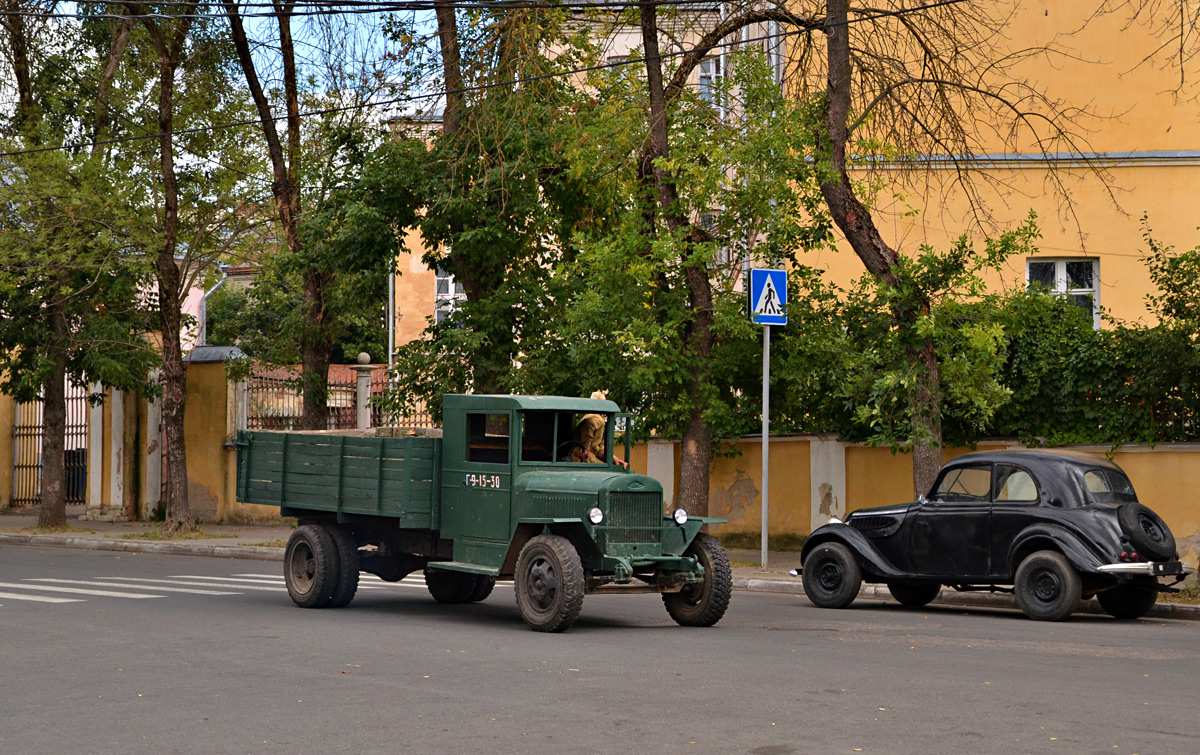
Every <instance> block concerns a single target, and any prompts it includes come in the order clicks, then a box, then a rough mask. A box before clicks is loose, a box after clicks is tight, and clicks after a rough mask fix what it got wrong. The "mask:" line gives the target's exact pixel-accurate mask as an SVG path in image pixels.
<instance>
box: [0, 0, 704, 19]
mask: <svg viewBox="0 0 1200 755" xmlns="http://www.w3.org/2000/svg"><path fill="white" fill-rule="evenodd" d="M105 4H111V5H121V6H124V5H125V4H124V3H121V2H118V0H106V2H105ZM137 4H138V5H151V4H150V3H137ZM171 5H177V6H181V7H197V6H193V5H191V4H189V3H171ZM439 5H440V3H434V2H433V1H432V0H408V1H405V0H400V1H398V2H390V3H389V2H379V3H370V4H368V3H363V4H361V5H359V4H347V3H336V2H331V3H328V4H321V5H320V6H318V8H317V9H314V10H303V6H302V5H300V4H298V5H297V6H295V9H293V10H291V11H286V12H280V11H278V10H276V9H274V8H273V7H271V10H266V11H258V12H254V13H240V14H239V15H241V17H242V18H278V17H280V16H287V17H292V18H301V17H306V16H342V15H359V14H373V13H388V12H394V11H432V10H436V8H437V7H438V6H439ZM446 5H447V6H448V7H452V8H455V9H458V10H525V9H543V10H588V9H600V10H604V9H613V10H617V9H621V10H627V9H630V8H637V7H640V6H642V5H654V6H689V5H691V6H708V5H710V4H708V3H700V2H697V0H647V2H645V3H636V2H599V1H598V0H596V1H585V2H566V3H558V2H552V1H550V0H479V1H478V2H475V1H474V0H469V1H464V0H454V2H450V3H447V4H446ZM205 6H207V4H205ZM343 6H348V7H343ZM246 7H255V8H266V7H269V6H267V5H265V4H253V5H248V6H246ZM700 9H701V8H699V7H698V8H697V10H700ZM704 9H705V10H707V9H708V8H707V7H705V8H704ZM223 15H224V12H223V11H222V10H220V9H219V8H214V12H213V13H211V14H202V13H130V14H120V13H79V12H76V13H37V12H35V11H7V10H6V11H0V17H6V16H22V17H25V18H54V19H80V20H83V19H90V20H97V19H112V20H123V19H134V20H141V19H152V20H158V21H175V20H182V19H195V20H211V19H215V18H220V17H221V16H223Z"/></svg>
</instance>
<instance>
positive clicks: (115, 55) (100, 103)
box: [92, 20, 133, 157]
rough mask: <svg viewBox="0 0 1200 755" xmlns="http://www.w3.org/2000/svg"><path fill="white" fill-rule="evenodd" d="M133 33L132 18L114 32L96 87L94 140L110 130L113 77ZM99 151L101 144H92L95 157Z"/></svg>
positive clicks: (99, 138) (101, 137) (93, 124)
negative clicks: (98, 83)
mask: <svg viewBox="0 0 1200 755" xmlns="http://www.w3.org/2000/svg"><path fill="white" fill-rule="evenodd" d="M132 33H133V22H132V21H130V20H125V21H122V22H121V23H120V25H119V26H118V27H117V29H116V31H115V32H114V33H113V43H112V47H110V48H109V50H108V59H107V60H106V61H105V62H104V69H103V70H102V71H101V72H100V86H98V87H97V88H96V112H95V115H94V116H93V119H92V140H93V141H94V142H99V141H100V140H102V139H103V138H104V135H105V133H106V132H107V130H108V122H109V111H110V110H111V108H110V107H109V105H108V97H109V94H110V93H111V91H112V82H113V78H115V77H116V75H117V67H118V65H119V64H120V62H121V57H122V56H124V54H125V48H126V47H127V46H128V44H129V37H130V35H131V34H132ZM99 151H100V145H99V144H92V156H93V157H95V156H96V154H97V153H98V152H99Z"/></svg>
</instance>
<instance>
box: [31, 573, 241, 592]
mask: <svg viewBox="0 0 1200 755" xmlns="http://www.w3.org/2000/svg"><path fill="white" fill-rule="evenodd" d="M28 581H30V582H55V583H59V584H68V585H92V586H95V587H134V588H141V589H143V590H154V591H156V592H185V593H191V594H192V595H239V594H240V593H236V592H220V591H217V590H198V589H196V588H193V587H146V586H145V585H131V584H127V583H125V582H88V581H83V580H72V579H50V578H48V577H38V578H36V579H31V580H28Z"/></svg>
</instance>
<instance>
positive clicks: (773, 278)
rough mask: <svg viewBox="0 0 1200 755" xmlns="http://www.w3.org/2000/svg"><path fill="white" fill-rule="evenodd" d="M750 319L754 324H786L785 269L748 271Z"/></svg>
mask: <svg viewBox="0 0 1200 755" xmlns="http://www.w3.org/2000/svg"><path fill="white" fill-rule="evenodd" d="M750 320H751V321H752V322H754V323H755V324H756V325H787V271H786V270H751V271H750Z"/></svg>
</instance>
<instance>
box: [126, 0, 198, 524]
mask: <svg viewBox="0 0 1200 755" xmlns="http://www.w3.org/2000/svg"><path fill="white" fill-rule="evenodd" d="M194 9H195V4H194V3H193V4H190V5H189V6H188V7H186V8H185V9H183V10H181V11H180V13H181V14H191V13H194ZM131 12H134V13H136V12H139V11H137V10H136V6H135V7H134V8H131ZM143 25H144V26H145V27H146V31H147V32H148V33H149V34H150V38H151V39H152V40H153V42H154V47H155V49H156V50H157V52H158V58H159V61H158V130H159V133H160V134H161V136H160V137H159V140H158V145H159V168H160V174H161V178H162V196H163V229H162V242H161V244H160V245H159V250H158V259H157V260H156V262H155V275H156V277H157V279H158V306H159V314H160V317H161V323H162V357H163V397H162V422H163V434H164V435H165V436H166V439H167V479H168V480H169V483H168V486H167V491H168V495H167V511H166V522H165V523H164V528H165V529H166V530H167V531H168V532H190V531H192V530H194V529H195V528H196V523H195V522H194V521H193V520H192V515H191V509H190V506H189V502H188V477H187V451H186V448H185V446H184V436H183V416H184V414H183V412H184V399H185V397H186V389H187V384H186V373H185V365H184V363H183V348H182V346H181V345H180V341H179V326H180V320H181V316H180V304H181V302H182V301H183V297H182V296H181V293H182V292H181V290H180V289H181V288H182V285H183V276H182V274H181V272H180V270H179V265H178V263H177V262H176V261H175V253H176V251H177V248H178V240H179V184H178V181H177V179H176V176H175V154H174V147H173V143H172V131H173V130H174V124H175V112H174V107H175V102H174V98H175V71H176V69H177V68H178V66H179V62H180V60H181V59H182V56H183V47H184V43H185V41H186V39H187V34H188V29H189V21H188V20H187V19H186V18H185V19H184V20H181V21H179V22H178V26H176V27H175V29H174V34H173V36H172V38H171V39H169V40H168V39H167V38H165V37H164V36H163V34H162V30H161V29H160V28H159V26H158V25H157V24H155V23H154V21H152V20H150V19H143Z"/></svg>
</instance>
